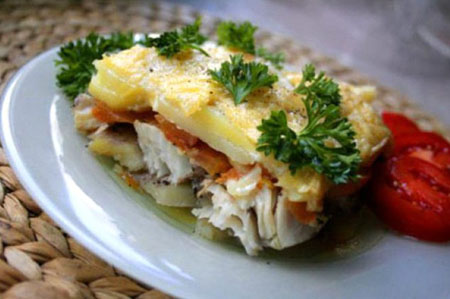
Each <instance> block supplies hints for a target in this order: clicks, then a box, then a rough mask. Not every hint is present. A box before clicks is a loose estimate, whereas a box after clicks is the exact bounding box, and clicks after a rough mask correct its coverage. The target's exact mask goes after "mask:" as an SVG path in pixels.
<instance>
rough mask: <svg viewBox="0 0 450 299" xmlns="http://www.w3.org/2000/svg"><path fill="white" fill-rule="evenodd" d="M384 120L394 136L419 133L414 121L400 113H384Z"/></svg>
mask: <svg viewBox="0 0 450 299" xmlns="http://www.w3.org/2000/svg"><path fill="white" fill-rule="evenodd" d="M382 118H383V122H384V124H385V125H386V126H387V127H388V128H389V129H390V130H391V132H392V134H393V135H394V136H397V135H400V134H405V133H411V132H418V131H419V127H417V125H416V124H415V123H414V122H413V121H412V120H410V119H409V118H407V117H406V116H404V115H401V114H399V113H395V112H383V114H382Z"/></svg>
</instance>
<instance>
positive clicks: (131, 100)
mask: <svg viewBox="0 0 450 299" xmlns="http://www.w3.org/2000/svg"><path fill="white" fill-rule="evenodd" d="M203 49H205V50H206V51H207V52H208V53H209V55H210V57H207V56H205V55H202V54H201V53H198V52H197V51H188V52H183V53H180V54H178V55H176V56H175V57H172V58H170V59H167V58H166V57H163V56H159V55H158V54H157V52H156V51H155V49H154V48H145V47H142V46H139V45H138V46H134V47H133V48H131V49H128V50H124V51H122V52H119V53H117V54H113V55H109V56H105V57H104V58H103V59H101V60H98V61H96V62H95V66H96V68H97V74H96V75H95V76H94V77H93V79H92V81H91V83H90V85H89V92H90V93H91V94H92V95H93V96H94V97H96V98H98V99H99V100H101V101H103V102H105V103H106V104H107V105H109V106H110V107H111V108H113V109H116V110H142V109H148V108H150V107H151V108H152V109H153V110H154V111H157V112H158V113H160V114H161V115H163V116H164V117H165V118H167V119H168V120H170V121H172V122H174V123H175V124H177V126H179V127H180V128H181V129H184V130H186V131H188V132H189V133H191V134H192V135H195V136H197V137H199V138H200V139H202V140H203V141H204V142H206V143H207V144H208V145H209V146H211V147H212V148H214V149H216V150H218V151H221V152H223V153H224V154H226V155H227V156H228V157H229V158H230V159H231V160H232V161H234V162H237V163H240V164H253V163H261V164H262V165H263V166H264V167H265V168H267V169H268V170H269V172H271V173H272V175H273V176H274V177H276V178H278V185H279V186H280V187H282V189H283V190H284V192H285V194H287V196H288V197H289V199H290V200H294V201H305V202H308V209H309V210H312V211H320V210H321V208H322V206H321V202H322V198H323V196H324V194H325V192H326V191H327V190H328V188H329V186H330V185H331V184H330V182H329V181H328V180H327V179H325V177H324V176H322V175H319V174H317V173H315V172H314V171H311V170H310V169H304V170H300V171H298V172H297V174H296V175H295V176H292V175H291V174H290V172H289V171H288V168H287V165H285V164H283V163H281V162H279V161H276V160H275V159H274V158H273V157H265V156H264V155H263V154H262V153H259V152H257V151H256V143H257V139H258V137H259V135H260V132H259V131H258V130H257V126H259V125H260V124H261V121H262V119H266V118H268V117H269V116H270V113H271V111H273V110H284V111H286V114H287V117H288V124H289V126H290V127H291V128H292V129H293V130H295V131H300V130H301V129H302V127H303V126H304V125H305V124H306V121H307V120H306V119H305V111H304V106H303V103H302V101H301V97H300V96H299V95H298V94H295V93H294V92H293V89H294V88H295V86H296V85H297V84H298V82H299V81H300V80H301V73H295V72H286V71H285V72H279V71H276V70H275V69H271V70H270V71H271V72H276V73H277V75H278V77H279V81H278V82H277V83H275V84H274V85H273V88H260V89H258V90H256V91H254V92H253V93H251V94H250V95H249V96H248V97H247V101H246V102H245V103H243V104H240V105H235V104H234V101H233V98H232V95H231V94H230V93H229V92H228V91H227V90H226V89H225V88H224V87H223V86H222V85H220V84H219V83H217V82H215V81H214V80H212V79H211V76H210V75H209V73H208V69H219V68H220V65H221V63H223V62H224V61H228V60H229V57H230V55H232V54H235V53H234V52H232V51H231V50H228V49H226V48H224V47H221V46H217V45H216V44H215V43H213V42H207V43H205V44H204V45H203ZM246 59H253V57H251V56H250V57H249V56H246ZM340 87H341V93H342V96H343V99H342V104H341V112H342V114H343V115H344V116H346V117H348V119H349V120H350V122H351V123H352V125H353V128H354V130H355V132H356V142H357V145H358V148H359V149H360V151H361V157H362V159H363V164H364V163H366V164H368V163H370V161H371V159H372V158H373V156H374V155H375V154H377V152H378V151H379V149H381V148H382V147H383V145H384V144H385V143H386V142H387V140H388V138H389V131H388V129H387V128H386V127H385V126H384V125H383V124H382V121H381V120H380V118H379V117H378V115H377V114H376V113H375V111H374V110H373V108H372V107H371V106H370V101H371V100H372V99H373V97H374V96H375V91H374V89H373V88H371V87H354V86H351V85H348V84H340Z"/></svg>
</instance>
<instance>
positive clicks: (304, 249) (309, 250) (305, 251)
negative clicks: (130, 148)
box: [98, 157, 384, 263]
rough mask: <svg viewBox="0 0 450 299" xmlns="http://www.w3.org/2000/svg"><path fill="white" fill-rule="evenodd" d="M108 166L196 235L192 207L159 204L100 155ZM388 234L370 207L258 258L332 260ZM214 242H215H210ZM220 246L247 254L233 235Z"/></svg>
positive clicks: (145, 201) (137, 196)
mask: <svg viewBox="0 0 450 299" xmlns="http://www.w3.org/2000/svg"><path fill="white" fill-rule="evenodd" d="M98 160H99V162H100V163H101V164H102V166H103V167H104V169H105V170H106V171H107V172H108V174H109V175H110V176H111V177H112V178H113V180H114V181H115V182H116V183H118V184H119V185H120V186H121V187H122V188H123V189H124V190H125V191H126V192H127V194H129V196H130V198H132V199H133V200H135V201H136V203H137V204H139V205H141V206H142V207H143V208H145V209H148V210H151V211H152V212H153V214H155V215H156V216H158V217H159V218H161V219H162V220H164V221H166V222H168V223H170V224H171V225H174V226H175V227H177V228H179V229H181V230H182V231H185V232H186V233H190V234H192V235H193V236H194V232H195V224H196V221H197V219H196V218H195V217H194V216H193V215H192V214H191V211H190V209H189V208H174V207H167V206H163V205H159V204H157V203H156V201H155V200H154V199H153V198H152V197H151V196H150V195H148V194H146V193H144V192H143V191H139V190H136V189H133V188H131V187H130V186H128V185H127V184H126V182H125V181H124V180H123V179H122V178H121V177H120V176H119V175H118V174H117V173H116V172H114V170H113V167H114V161H112V160H111V159H110V158H106V157H98ZM383 235H384V229H383V228H382V226H381V225H380V223H379V222H378V220H377V219H376V218H375V216H374V215H373V214H372V212H370V210H368V209H367V208H366V207H363V208H361V209H360V210H359V211H357V212H353V213H348V214H341V215H339V216H335V217H333V218H332V219H331V220H330V221H329V222H328V223H327V224H326V225H325V227H324V228H323V229H322V231H321V232H320V233H319V234H318V235H317V236H316V237H314V238H313V239H311V240H309V241H307V242H305V243H302V244H299V245H296V246H294V247H290V248H286V249H283V250H282V251H278V250H274V249H265V250H264V251H263V252H261V253H260V255H259V257H258V258H262V259H264V260H266V261H281V262H282V261H283V260H291V261H292V260H297V261H300V262H302V261H305V262H306V261H307V262H309V263H311V262H312V263H315V262H330V261H334V260H339V259H343V258H347V257H350V256H355V255H358V254H361V253H363V252H365V251H367V250H369V249H370V248H372V247H373V246H375V245H376V244H377V243H378V242H379V241H380V240H381V239H382V238H383ZM210 242H213V241H210ZM213 243H215V244H217V245H220V246H226V247H229V249H231V250H233V251H239V252H242V254H245V251H244V249H243V247H242V246H241V245H240V244H239V242H238V241H237V240H236V239H235V238H232V237H230V238H229V239H228V240H225V241H221V242H213Z"/></svg>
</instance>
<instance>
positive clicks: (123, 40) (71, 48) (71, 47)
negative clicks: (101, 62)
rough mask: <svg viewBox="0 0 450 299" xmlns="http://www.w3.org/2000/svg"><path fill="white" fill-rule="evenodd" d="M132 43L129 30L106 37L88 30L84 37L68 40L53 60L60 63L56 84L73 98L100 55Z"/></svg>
mask: <svg viewBox="0 0 450 299" xmlns="http://www.w3.org/2000/svg"><path fill="white" fill-rule="evenodd" d="M133 44H134V38H133V34H132V33H113V34H111V35H110V36H109V37H103V36H99V35H98V34H96V33H90V34H89V35H88V36H87V37H86V38H85V39H84V40H77V41H74V42H69V43H67V44H66V45H64V46H63V47H61V49H60V50H59V51H58V57H59V59H57V60H56V61H55V64H56V65H57V66H60V69H59V71H58V74H57V75H56V80H57V85H58V87H60V88H62V90H63V92H64V94H65V95H66V96H68V97H69V98H70V99H74V98H75V97H76V96H77V95H78V94H80V93H82V92H84V91H85V90H86V88H87V86H88V84H89V82H90V81H91V77H92V75H93V74H94V73H95V67H94V65H93V64H92V62H93V61H94V60H96V59H100V58H102V55H103V54H104V53H109V52H115V51H119V50H124V49H128V48H130V47H132V46H133Z"/></svg>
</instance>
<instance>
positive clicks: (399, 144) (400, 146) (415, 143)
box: [394, 132, 450, 155]
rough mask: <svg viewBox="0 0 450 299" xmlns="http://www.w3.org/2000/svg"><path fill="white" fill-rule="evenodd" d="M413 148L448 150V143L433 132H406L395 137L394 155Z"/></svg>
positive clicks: (449, 145) (436, 150)
mask: <svg viewBox="0 0 450 299" xmlns="http://www.w3.org/2000/svg"><path fill="white" fill-rule="evenodd" d="M415 149H429V150H432V151H433V152H450V144H449V143H448V142H447V140H445V139H444V138H443V137H442V136H439V135H438V134H436V133H433V132H414V133H406V134H402V135H399V136H398V137H395V139H394V155H399V154H401V153H404V152H405V151H413V150H415Z"/></svg>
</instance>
